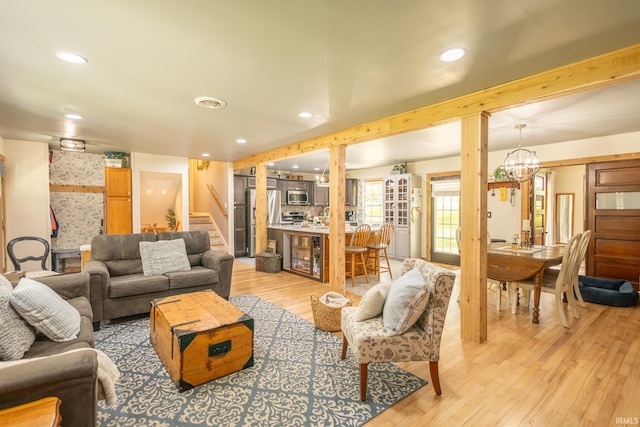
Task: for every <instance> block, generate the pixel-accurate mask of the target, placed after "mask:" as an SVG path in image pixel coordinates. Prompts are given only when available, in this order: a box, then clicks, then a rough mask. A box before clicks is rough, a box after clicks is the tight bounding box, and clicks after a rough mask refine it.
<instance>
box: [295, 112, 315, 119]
mask: <svg viewBox="0 0 640 427" xmlns="http://www.w3.org/2000/svg"><path fill="white" fill-rule="evenodd" d="M298 116H300V117H302V118H303V119H309V118H311V117H313V113H310V112H308V111H303V112H302V113H300V114H298Z"/></svg>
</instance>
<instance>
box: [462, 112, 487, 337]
mask: <svg viewBox="0 0 640 427" xmlns="http://www.w3.org/2000/svg"><path fill="white" fill-rule="evenodd" d="M488 130H489V115H488V114H487V113H479V114H474V115H471V116H467V117H463V118H462V153H461V154H462V155H461V161H462V165H461V167H462V174H461V180H460V182H461V196H462V197H461V201H460V224H461V225H460V227H461V230H460V231H461V236H460V237H461V246H462V248H461V250H460V270H461V272H460V337H461V338H462V339H466V340H470V341H473V342H477V343H481V342H484V341H486V340H487V157H488V155H487V154H488V153H487V151H488V144H487V140H488V134H489V131H488Z"/></svg>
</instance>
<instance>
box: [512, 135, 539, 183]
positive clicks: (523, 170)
mask: <svg viewBox="0 0 640 427" xmlns="http://www.w3.org/2000/svg"><path fill="white" fill-rule="evenodd" d="M526 126H527V125H525V124H520V125H516V126H515V128H516V129H518V131H519V132H520V136H519V140H518V149H517V150H514V151H512V152H510V153H509V154H507V158H506V159H504V170H505V171H506V172H507V177H508V178H509V179H510V180H511V181H517V182H525V181H528V180H530V179H531V178H533V176H534V175H535V174H536V172H538V169H540V159H538V156H536V152H535V151H531V150H527V149H525V148H521V147H520V145H521V144H522V129H523V128H525V127H526Z"/></svg>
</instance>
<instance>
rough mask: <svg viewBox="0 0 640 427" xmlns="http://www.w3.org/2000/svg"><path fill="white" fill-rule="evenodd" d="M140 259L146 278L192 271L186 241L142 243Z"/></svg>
mask: <svg viewBox="0 0 640 427" xmlns="http://www.w3.org/2000/svg"><path fill="white" fill-rule="evenodd" d="M140 258H141V259H142V272H143V273H144V275H145V276H154V275H158V274H164V273H171V272H174V271H189V270H191V264H189V258H188V257H187V248H186V246H185V244H184V239H175V240H159V241H157V242H140Z"/></svg>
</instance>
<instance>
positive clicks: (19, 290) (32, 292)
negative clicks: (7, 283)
mask: <svg viewBox="0 0 640 427" xmlns="http://www.w3.org/2000/svg"><path fill="white" fill-rule="evenodd" d="M10 301H11V305H12V306H13V308H15V309H16V311H17V312H18V313H19V314H20V315H21V316H22V318H23V319H24V320H26V321H27V322H29V324H30V325H31V326H33V327H34V328H36V330H38V331H40V332H42V333H43V334H44V335H46V337H47V338H49V339H50V340H53V341H59V342H61V341H71V340H73V339H76V337H77V336H78V332H80V313H79V312H78V310H76V309H75V308H74V307H73V306H72V305H71V304H69V303H68V302H67V301H65V300H64V299H63V298H62V297H61V296H60V295H58V294H57V293H56V292H55V291H54V290H53V289H51V288H50V287H48V286H47V285H43V284H42V283H40V282H36V281H35V280H32V279H27V278H22V279H20V281H19V282H18V286H16V288H15V289H14V290H13V292H12V293H11V297H10Z"/></svg>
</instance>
